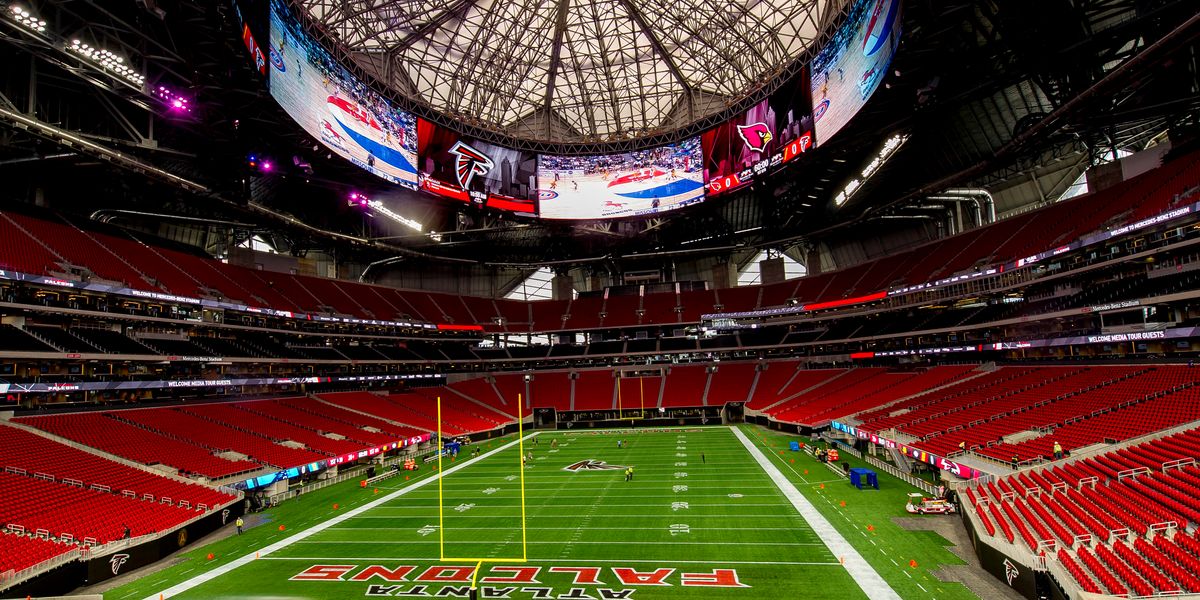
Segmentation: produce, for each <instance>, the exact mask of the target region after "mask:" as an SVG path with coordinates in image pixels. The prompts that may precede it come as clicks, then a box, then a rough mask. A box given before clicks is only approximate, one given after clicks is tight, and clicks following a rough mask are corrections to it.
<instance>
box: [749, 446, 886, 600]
mask: <svg viewBox="0 0 1200 600" xmlns="http://www.w3.org/2000/svg"><path fill="white" fill-rule="evenodd" d="M729 430H730V431H731V432H733V435H734V437H736V438H737V439H738V440H739V441H741V442H742V445H743V446H745V447H746V451H747V452H749V453H750V456H752V457H754V460H756V461H758V464H759V466H761V467H762V469H763V471H765V472H766V473H767V476H768V477H770V478H771V480H772V481H774V482H775V485H777V486H779V491H781V492H783V495H784V496H786V497H787V499H788V500H789V501H791V503H792V505H793V506H795V507H796V510H797V511H799V512H800V514H801V516H803V517H804V520H806V521H808V524H809V527H811V528H812V530H813V532H814V533H816V534H817V536H818V537H820V538H821V539H822V540H824V542H825V545H826V546H828V547H829V550H830V551H831V552H833V555H834V556H838V557H841V558H842V560H844V561H845V565H846V570H847V571H849V572H850V576H851V577H853V578H854V583H856V584H858V586H859V587H860V588H862V591H863V593H865V594H866V595H867V597H868V598H870V599H871V600H900V596H899V595H897V594H896V591H895V590H893V589H892V587H891V586H890V585H888V583H887V582H886V581H884V580H883V578H882V577H880V576H879V573H877V572H876V571H875V569H873V568H871V565H869V564H867V561H866V560H865V559H863V557H862V555H861V554H859V553H858V550H855V549H854V546H851V545H850V542H847V541H846V538H844V537H842V534H841V533H839V532H838V530H837V529H834V527H833V525H832V524H830V522H829V521H828V520H826V519H825V516H824V515H822V514H821V513H820V512H819V511H817V508H816V507H815V506H813V505H812V503H811V502H809V501H808V498H805V497H804V495H803V494H801V493H800V491H799V490H797V489H796V486H794V485H792V482H790V481H788V479H787V477H785V476H784V474H783V472H782V471H780V470H779V469H778V468H776V467H775V465H774V464H773V463H772V462H771V461H770V460H768V459H767V457H766V456H765V455H763V453H762V451H760V450H759V449H758V447H756V446H755V445H754V442H752V441H750V438H747V437H746V434H744V433H742V432H741V430H740V429H738V428H736V427H732V428H730V429H729Z"/></svg>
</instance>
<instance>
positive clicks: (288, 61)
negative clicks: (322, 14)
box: [270, 0, 417, 189]
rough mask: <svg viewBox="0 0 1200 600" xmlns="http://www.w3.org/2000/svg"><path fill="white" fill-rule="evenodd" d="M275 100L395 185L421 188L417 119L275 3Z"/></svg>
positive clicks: (272, 55) (272, 60)
mask: <svg viewBox="0 0 1200 600" xmlns="http://www.w3.org/2000/svg"><path fill="white" fill-rule="evenodd" d="M270 37H271V47H270V64H271V68H270V89H271V96H272V97H274V98H275V101H276V102H279V105H280V106H282V107H283V110H284V111H286V112H287V113H288V115H289V116H291V117H292V119H294V120H295V121H296V122H297V123H299V124H300V126H301V127H303V128H304V130H305V131H307V132H308V133H309V135H311V136H313V137H314V138H316V139H318V140H320V141H321V143H322V144H324V145H325V146H326V147H328V148H329V149H330V150H333V151H334V152H336V153H337V154H338V155H340V156H342V157H343V158H345V159H347V160H349V161H350V162H353V163H354V164H356V165H358V166H359V167H361V168H363V169H366V170H367V171H370V172H371V173H373V174H375V175H377V176H379V177H382V178H383V179H386V180H388V181H390V182H392V183H395V184H399V185H403V186H405V187H408V188H412V189H416V187H417V169H416V163H417V119H416V117H414V116H413V115H411V114H409V113H407V112H404V111H401V110H398V109H396V108H395V107H393V106H392V105H391V104H390V103H389V102H388V101H387V100H385V99H384V98H383V97H381V96H380V95H378V94H376V93H375V92H373V91H371V89H370V88H369V87H368V86H367V85H366V84H364V83H363V82H362V81H359V80H358V79H357V78H356V77H354V76H353V75H352V74H351V73H350V72H349V71H348V70H346V69H345V68H344V67H342V66H341V65H340V64H338V63H337V61H335V60H334V59H333V57H332V56H331V55H330V54H329V52H328V51H326V50H325V49H324V48H323V47H321V45H320V44H319V43H318V42H317V41H316V40H314V39H313V38H312V37H310V36H309V35H308V34H307V33H305V32H304V30H303V29H302V28H301V27H300V24H299V23H298V22H297V21H296V20H295V17H294V16H293V15H292V12H291V10H290V9H289V8H288V7H287V5H286V4H284V3H283V2H282V1H281V0H273V1H272V2H271V36H270Z"/></svg>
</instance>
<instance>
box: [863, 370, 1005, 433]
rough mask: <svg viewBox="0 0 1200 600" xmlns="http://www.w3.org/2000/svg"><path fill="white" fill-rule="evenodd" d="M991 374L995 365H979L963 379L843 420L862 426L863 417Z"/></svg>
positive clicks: (865, 410)
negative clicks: (989, 367) (990, 366)
mask: <svg viewBox="0 0 1200 600" xmlns="http://www.w3.org/2000/svg"><path fill="white" fill-rule="evenodd" d="M993 372H995V363H992V368H991V369H988V368H987V367H986V365H979V366H977V367H975V369H973V370H972V371H971V372H970V373H968V374H967V375H966V376H965V377H962V378H959V379H954V380H952V381H946V382H943V383H942V384H940V385H937V386H935V387H931V388H928V389H925V390H921V391H919V392H917V393H915V394H909V395H907V396H901V397H899V398H893V399H891V400H887V401H885V402H884V403H882V404H879V405H877V406H872V407H871V408H867V409H863V410H859V411H857V412H855V413H853V414H851V415H847V416H846V417H845V418H844V419H843V420H844V421H845V422H847V423H849V424H851V425H862V423H863V421H862V418H863V416H864V415H871V414H887V413H888V412H891V411H893V410H896V409H898V408H900V407H901V405H903V404H905V403H906V402H910V401H913V400H917V399H919V398H921V397H922V396H926V395H929V394H936V393H937V392H940V391H942V390H946V389H950V388H954V387H957V386H960V385H969V384H970V383H971V382H972V381H974V380H976V379H979V378H981V377H983V376H985V375H987V374H989V373H993Z"/></svg>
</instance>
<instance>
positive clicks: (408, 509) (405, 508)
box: [379, 496, 791, 518]
mask: <svg viewBox="0 0 1200 600" xmlns="http://www.w3.org/2000/svg"><path fill="white" fill-rule="evenodd" d="M659 497H661V498H667V497H674V496H659ZM525 506H540V507H546V508H589V507H591V506H594V505H592V504H558V503H542V504H526V505H525ZM609 506H621V507H637V508H646V507H657V508H662V504H661V503H660V504H609V503H604V504H603V505H601V507H609ZM692 506H715V507H720V508H728V507H729V506H791V504H788V503H786V502H770V503H757V504H756V503H745V504H743V503H741V502H739V503H737V504H733V505H730V504H693V505H692ZM417 508H437V505H436V504H430V505H425V504H415V505H404V506H380V507H379V509H381V510H382V509H397V510H403V511H404V512H411V511H412V510H413V509H417ZM475 508H521V505H520V504H491V503H487V504H482V503H478V502H477V503H475ZM539 518H540V517H539Z"/></svg>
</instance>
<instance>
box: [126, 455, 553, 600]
mask: <svg viewBox="0 0 1200 600" xmlns="http://www.w3.org/2000/svg"><path fill="white" fill-rule="evenodd" d="M535 435H537V432H534V433H531V434H529V435H526V436H525V438H524V439H529V438H532V437H533V436H535ZM520 442H521V439H520V438H518V439H515V440H513V441H511V442H509V443H507V444H504V445H503V446H500V447H498V448H496V449H495V450H490V451H488V452H486V453H484V454H481V455H479V456H476V457H475V458H471V459H468V460H465V461H463V462H461V463H458V464H456V465H454V466H453V467H450V468H448V469H446V470H444V471H441V472H440V473H438V474H437V475H434V476H433V477H429V478H426V479H421V480H419V481H416V482H414V483H413V484H412V485H410V486H408V487H406V488H402V489H399V490H396V491H395V492H392V493H390V494H387V495H386V496H383V497H381V498H379V499H377V500H372V501H370V502H368V503H366V504H363V505H362V506H359V507H358V508H355V509H351V510H348V511H346V512H344V513H342V514H340V515H338V516H336V517H334V518H332V519H329V520H328V521H325V522H323V523H318V524H316V525H313V526H312V527H310V528H308V529H305V530H304V531H300V532H297V533H294V534H292V535H290V536H288V537H286V538H284V539H282V540H279V541H278V542H275V543H273V544H270V545H268V546H266V547H264V548H261V549H259V550H257V551H255V552H252V553H249V554H247V555H245V556H243V557H241V558H237V559H234V560H232V561H230V562H228V563H225V564H223V565H221V566H219V567H217V568H215V569H213V570H211V571H207V572H204V573H201V574H199V575H196V576H195V577H192V578H191V579H188V580H186V581H183V582H180V583H177V584H175V585H173V586H171V587H169V588H167V589H165V590H161V591H160V592H156V593H153V594H150V595H149V596H146V598H145V600H159V598H160V597H162V598H171V597H174V596H177V595H179V594H182V593H184V592H186V591H188V590H190V589H192V588H195V587H196V586H199V585H202V584H204V583H207V582H209V581H212V580H213V579H216V578H217V577H220V576H222V575H224V574H226V573H228V572H230V571H232V570H234V569H236V568H238V567H241V566H243V565H247V564H249V563H251V562H252V561H254V560H255V559H258V558H262V557H264V556H267V555H269V554H271V553H272V552H276V551H279V550H282V549H284V548H287V547H288V546H290V545H292V544H295V543H296V542H299V541H302V540H304V539H306V538H308V537H310V536H312V535H315V534H317V533H320V532H322V531H325V530H326V529H328V528H330V527H333V526H334V525H338V524H341V523H342V522H343V521H346V520H347V519H352V518H354V517H357V516H358V515H361V514H362V513H364V512H367V511H369V510H371V509H373V508H376V507H378V506H379V505H381V504H384V503H387V502H390V501H392V500H395V499H396V498H399V497H401V496H403V495H405V494H407V493H409V492H411V491H412V490H416V489H420V488H422V487H425V486H426V485H429V484H430V483H433V482H435V481H437V480H438V479H440V478H441V477H442V476H443V475H446V474H449V473H453V472H455V471H458V470H460V469H463V468H465V467H466V466H468V465H470V464H472V463H474V462H475V461H477V460H481V459H484V458H487V457H489V456H491V455H493V454H494V453H496V452H500V451H502V450H506V449H508V448H511V447H512V446H515V445H517V444H518V443H520Z"/></svg>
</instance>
